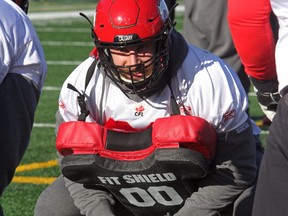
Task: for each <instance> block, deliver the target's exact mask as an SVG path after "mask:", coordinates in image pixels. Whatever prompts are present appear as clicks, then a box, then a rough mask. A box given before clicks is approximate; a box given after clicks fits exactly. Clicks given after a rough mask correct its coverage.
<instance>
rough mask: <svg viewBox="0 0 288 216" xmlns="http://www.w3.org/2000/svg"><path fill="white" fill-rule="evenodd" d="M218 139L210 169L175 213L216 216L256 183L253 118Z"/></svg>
mask: <svg viewBox="0 0 288 216" xmlns="http://www.w3.org/2000/svg"><path fill="white" fill-rule="evenodd" d="M217 138H218V143H217V149H216V154H215V159H214V161H213V165H212V166H211V172H210V173H209V175H208V176H207V177H206V178H205V179H204V180H203V181H201V182H200V183H199V190H198V191H197V192H195V193H193V194H192V195H191V197H189V198H188V199H187V200H186V201H185V204H184V206H183V207H182V208H181V209H180V210H179V211H178V213H176V214H175V216H180V215H181V216H186V215H187V216H188V215H189V216H196V215H205V216H213V215H215V214H217V213H218V212H220V211H221V210H222V209H223V208H225V207H226V206H228V205H229V204H231V203H232V202H234V200H235V199H236V198H237V197H238V196H239V195H240V194H241V193H242V192H243V191H244V190H245V189H246V188H248V187H249V186H251V185H252V184H253V183H254V182H255V178H256V145H255V143H254V137H253V132H252V126H251V122H250V119H248V120H247V121H246V122H245V123H244V124H242V125H241V126H240V127H238V128H236V129H235V130H232V131H229V132H226V133H221V134H218V137H217Z"/></svg>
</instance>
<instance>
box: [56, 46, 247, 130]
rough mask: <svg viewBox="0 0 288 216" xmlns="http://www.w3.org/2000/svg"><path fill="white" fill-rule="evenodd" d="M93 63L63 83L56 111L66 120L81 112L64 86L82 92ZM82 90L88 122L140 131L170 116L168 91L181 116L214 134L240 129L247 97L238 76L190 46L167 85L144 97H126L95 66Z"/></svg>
mask: <svg viewBox="0 0 288 216" xmlns="http://www.w3.org/2000/svg"><path fill="white" fill-rule="evenodd" d="M93 61H94V58H92V57H90V58H88V59H87V60H86V61H84V62H83V63H82V64H81V65H79V66H78V67H77V68H76V69H75V70H74V71H73V72H72V73H71V75H70V76H69V77H68V78H67V80H66V81H65V83H64V85H63V88H62V90H61V93H60V99H59V110H60V114H61V116H62V117H63V118H64V120H65V121H75V120H77V118H78V116H79V114H80V107H79V105H78V102H77V96H78V93H77V92H75V91H73V90H70V89H68V88H67V84H68V83H70V84H72V85H73V86H74V87H76V89H77V90H78V91H80V92H83V91H84V85H85V78H86V73H87V70H88V68H89V66H90V65H91V64H92V62H93ZM85 94H86V96H87V97H86V98H87V101H86V104H87V109H88V110H89V111H90V115H89V116H88V118H87V121H95V122H97V123H100V124H103V125H106V126H107V127H109V128H114V129H119V130H130V131H131V130H143V129H144V128H146V127H148V126H149V125H151V123H153V122H154V121H155V120H156V119H157V118H160V117H166V116H170V115H172V114H173V110H172V105H171V104H172V101H171V100H173V99H172V97H171V96H172V94H173V95H174V97H175V99H176V101H177V104H178V107H179V110H180V112H181V114H182V115H193V116H199V117H202V118H204V119H205V120H207V121H208V122H211V123H212V124H213V125H214V127H215V129H216V131H217V132H218V133H221V132H227V131H231V130H233V129H236V128H238V127H239V126H240V125H242V124H243V123H244V122H245V121H246V120H247V117H248V116H247V114H246V112H245V111H246V109H247V107H248V100H247V96H246V93H245V91H244V89H243V88H242V85H241V83H240V80H239V79H238V77H237V74H236V73H235V72H234V71H233V70H232V69H231V67H229V66H227V65H226V64H225V63H224V62H223V61H222V60H220V59H219V58H217V57H216V56H214V55H212V54H210V53H208V52H206V51H205V50H202V49H199V48H196V47H194V46H190V47H189V53H188V55H187V57H186V59H185V60H184V62H183V64H182V66H181V67H180V69H179V70H178V71H177V73H176V74H175V75H174V76H173V77H172V79H171V83H170V86H168V85H167V86H166V87H165V88H164V89H163V90H162V91H161V92H158V93H156V94H154V95H152V96H150V97H149V98H147V99H145V100H142V101H139V102H136V101H134V100H131V99H129V98H128V97H127V96H126V95H125V94H124V93H123V92H122V91H121V90H120V89H119V88H118V87H117V86H116V85H114V84H113V83H112V82H111V81H109V80H108V79H107V78H106V77H105V75H104V73H103V71H102V72H101V69H99V68H98V67H97V66H96V69H95V71H94V74H93V76H92V78H91V80H90V82H89V84H88V86H87V89H86V90H85Z"/></svg>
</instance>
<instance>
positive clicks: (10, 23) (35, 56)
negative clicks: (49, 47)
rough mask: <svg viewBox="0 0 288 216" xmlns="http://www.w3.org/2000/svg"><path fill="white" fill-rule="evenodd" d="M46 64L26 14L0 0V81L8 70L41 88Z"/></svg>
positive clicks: (8, 2)
mask: <svg viewBox="0 0 288 216" xmlns="http://www.w3.org/2000/svg"><path fill="white" fill-rule="evenodd" d="M46 70H47V65H46V61H45V57H44V52H43V49H42V46H41V44H40V41H39V39H38V36H37V34H36V32H35V30H34V27H33V26H32V23H31V21H30V20H29V18H28V16H27V15H26V14H25V13H24V12H23V11H22V9H21V8H20V7H18V6H17V5H16V4H15V3H14V2H13V1H11V0H1V1H0V84H1V83H2V82H3V79H4V78H5V76H6V75H7V74H8V73H17V74H21V75H22V76H23V77H25V78H26V79H28V80H31V81H33V83H34V84H35V87H37V88H38V89H39V90H41V88H42V86H43V83H44V80H45V77H46Z"/></svg>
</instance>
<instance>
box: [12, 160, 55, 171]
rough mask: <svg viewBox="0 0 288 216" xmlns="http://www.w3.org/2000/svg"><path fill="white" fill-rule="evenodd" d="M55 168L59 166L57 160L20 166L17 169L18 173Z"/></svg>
mask: <svg viewBox="0 0 288 216" xmlns="http://www.w3.org/2000/svg"><path fill="white" fill-rule="evenodd" d="M53 166H58V161H57V160H56V159H55V160H49V161H46V162H40V163H31V164H25V165H20V166H18V167H17V168H16V173H19V172H24V171H30V170H35V169H42V168H49V167H53Z"/></svg>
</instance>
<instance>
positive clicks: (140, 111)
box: [134, 105, 145, 116]
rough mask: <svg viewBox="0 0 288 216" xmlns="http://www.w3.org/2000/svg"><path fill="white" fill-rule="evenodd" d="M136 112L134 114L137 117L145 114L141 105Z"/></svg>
mask: <svg viewBox="0 0 288 216" xmlns="http://www.w3.org/2000/svg"><path fill="white" fill-rule="evenodd" d="M135 110H136V112H135V113H134V115H135V116H143V112H144V110H145V109H144V106H142V105H140V106H139V107H136V109H135Z"/></svg>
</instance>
